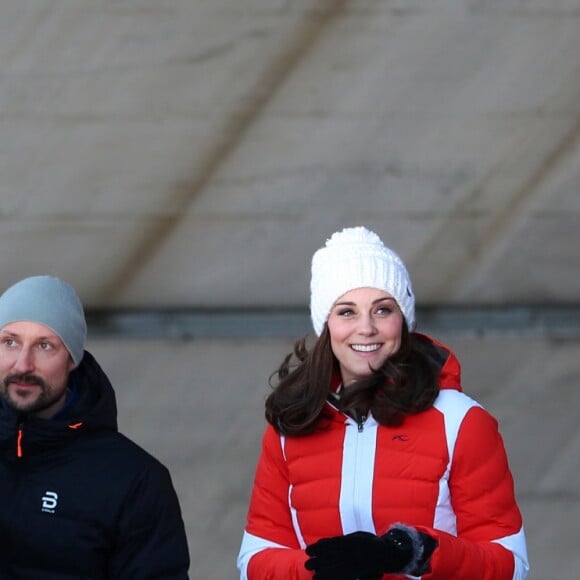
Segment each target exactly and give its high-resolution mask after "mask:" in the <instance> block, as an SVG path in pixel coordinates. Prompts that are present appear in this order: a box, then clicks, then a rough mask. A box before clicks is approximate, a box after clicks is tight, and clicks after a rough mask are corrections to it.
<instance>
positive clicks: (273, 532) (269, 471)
mask: <svg viewBox="0 0 580 580" xmlns="http://www.w3.org/2000/svg"><path fill="white" fill-rule="evenodd" d="M289 489H290V484H289V481H288V473H287V469H286V462H285V460H284V455H283V451H282V445H281V440H280V436H279V435H278V434H277V433H276V431H275V430H274V429H273V428H272V426H270V425H268V426H267V428H266V431H265V433H264V436H263V440H262V451H261V454H260V458H259V460H258V466H257V468H256V474H255V478H254V485H253V488H252V496H251V499H250V506H249V509H248V519H247V525H246V530H245V533H244V539H243V541H242V547H241V549H240V555H239V557H238V567H239V568H240V570H241V571H242V578H244V577H246V578H248V579H249V580H274V579H278V578H285V579H288V580H303V579H304V580H306V579H310V578H312V573H310V572H308V571H307V570H306V568H304V562H305V561H306V554H305V552H304V550H303V549H301V547H300V544H299V541H298V538H297V537H296V533H295V531H294V526H293V524H292V515H291V513H290V507H289V501H288V497H289ZM244 575H245V576H244Z"/></svg>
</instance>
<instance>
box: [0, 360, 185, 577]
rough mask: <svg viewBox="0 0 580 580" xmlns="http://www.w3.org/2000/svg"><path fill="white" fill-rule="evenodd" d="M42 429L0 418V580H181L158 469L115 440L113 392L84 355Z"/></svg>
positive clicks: (176, 536) (175, 518)
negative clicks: (65, 404) (69, 394)
mask: <svg viewBox="0 0 580 580" xmlns="http://www.w3.org/2000/svg"><path fill="white" fill-rule="evenodd" d="M70 384H71V387H72V391H73V393H74V397H73V398H74V402H73V404H72V405H71V406H69V408H68V409H66V410H65V412H64V413H59V415H58V416H57V417H56V418H53V419H50V420H43V419H35V418H28V419H25V420H23V418H22V417H19V416H18V414H17V413H15V412H14V411H13V410H12V409H10V408H8V407H7V406H6V405H5V404H3V405H2V407H1V408H0V498H1V500H0V501H1V502H2V505H1V506H0V579H2V580H5V579H20V578H22V579H27V580H28V579H30V580H32V579H34V580H57V579H58V580H70V579H72V578H75V579H79V578H82V579H91V580H96V579H111V580H112V579H119V580H130V579H135V580H145V579H151V580H153V579H162V578H167V579H170V578H171V579H179V580H182V579H187V578H188V574H187V570H188V567H189V555H188V548H187V541H186V536H185V530H184V525H183V520H182V517H181V511H180V507H179V503H178V499H177V496H176V493H175V490H174V488H173V484H172V482H171V478H170V475H169V472H168V471H167V469H166V468H165V467H164V466H163V465H162V464H161V463H159V461H157V460H156V459H155V458H153V457H152V456H151V455H149V454H148V453H147V452H146V451H144V450H143V449H141V448H140V447H139V446H138V445H136V444H135V443H133V442H132V441H130V440H129V439H127V438H126V437H125V436H124V435H122V434H120V433H119V432H118V431H117V408H116V402H115V395H114V392H113V388H112V387H111V384H110V382H109V380H108V378H107V376H106V375H105V373H104V372H103V371H102V369H101V368H100V366H99V365H98V364H97V362H96V361H95V359H94V358H93V357H92V356H91V355H90V354H89V353H88V352H85V355H84V358H83V360H82V362H81V364H80V365H79V367H78V368H77V369H75V370H74V371H73V372H72V373H71V382H70Z"/></svg>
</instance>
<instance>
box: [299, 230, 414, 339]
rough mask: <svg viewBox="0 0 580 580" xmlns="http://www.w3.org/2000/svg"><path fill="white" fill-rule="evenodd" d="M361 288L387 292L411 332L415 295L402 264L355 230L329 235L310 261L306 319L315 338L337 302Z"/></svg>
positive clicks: (371, 234) (374, 237) (380, 244)
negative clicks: (307, 316) (310, 274)
mask: <svg viewBox="0 0 580 580" xmlns="http://www.w3.org/2000/svg"><path fill="white" fill-rule="evenodd" d="M364 287H369V288H379V289H380V290H384V291H385V292H388V293H389V294H390V295H391V296H392V297H393V298H394V299H395V300H396V301H397V304H398V305H399V308H400V309H401V311H402V313H403V316H404V317H405V321H406V322H407V326H408V328H409V330H413V329H414V328H415V295H414V294H413V288H412V285H411V278H410V276H409V272H408V271H407V268H406V267H405V264H404V263H403V260H401V258H400V257H399V256H398V255H397V254H396V253H395V252H393V250H391V249H390V248H387V247H386V246H385V245H384V244H383V242H382V241H381V239H380V238H379V236H378V235H377V234H375V232H373V231H371V230H368V229H367V228H364V227H362V226H358V227H354V228H345V229H343V230H341V231H340V232H336V233H334V234H332V236H331V237H330V239H328V240H326V245H325V246H323V247H322V248H320V249H318V250H317V251H316V252H315V253H314V256H313V257H312V278H311V280H310V315H311V318H312V325H313V327H314V331H315V332H316V334H317V335H318V336H320V334H321V333H322V330H323V328H324V323H325V322H326V320H327V318H328V315H329V314H330V311H331V309H332V306H333V305H334V303H335V302H336V301H337V300H338V298H340V297H341V296H342V295H343V294H346V293H347V292H349V291H350V290H354V289H356V288H364Z"/></svg>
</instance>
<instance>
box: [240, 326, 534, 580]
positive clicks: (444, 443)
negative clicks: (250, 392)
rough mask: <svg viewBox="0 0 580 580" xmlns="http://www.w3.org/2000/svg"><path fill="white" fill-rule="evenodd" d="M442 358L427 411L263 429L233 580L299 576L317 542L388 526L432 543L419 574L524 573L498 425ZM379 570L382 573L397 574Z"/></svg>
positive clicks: (487, 579)
mask: <svg viewBox="0 0 580 580" xmlns="http://www.w3.org/2000/svg"><path fill="white" fill-rule="evenodd" d="M425 339H426V340H429V341H430V342H432V343H433V344H434V345H435V346H436V347H437V348H438V349H439V350H440V351H441V352H442V353H443V354H444V357H445V362H444V363H443V365H442V368H441V373H440V380H439V382H440V393H439V395H438V397H437V399H436V400H435V402H434V405H433V407H432V408H431V409H429V410H427V411H424V412H422V413H418V414H416V415H412V416H409V417H407V418H406V419H405V421H404V423H403V424H402V425H401V426H399V427H385V426H382V425H379V424H378V423H377V422H376V421H375V419H374V418H373V417H372V416H369V417H368V418H367V419H366V421H365V422H364V424H363V425H362V426H359V425H357V423H356V421H354V420H353V419H352V418H350V417H348V416H347V415H344V414H342V413H340V412H339V411H337V410H336V409H334V407H333V408H332V412H333V419H332V421H331V422H330V426H329V428H328V429H325V430H321V431H319V432H316V433H314V434H313V435H308V436H305V437H284V436H283V435H280V434H278V433H277V432H276V431H275V430H274V429H273V428H272V426H270V425H268V426H267V428H266V430H265V433H264V437H263V443H262V452H261V455H260V458H259V461H258V466H257V469H256V475H255V481H254V486H253V490H252V496H251V501H250V506H249V511H248V520H247V526H246V529H245V531H244V536H243V540H242V545H241V548H240V552H239V556H238V568H239V570H240V578H241V579H242V580H246V579H248V580H302V579H304V580H307V579H311V578H312V575H313V573H312V572H310V571H308V570H306V568H305V567H304V563H305V561H306V559H307V556H306V554H305V552H304V549H305V548H306V546H307V545H309V544H311V543H313V542H316V541H317V540H319V539H320V538H324V537H332V536H337V535H343V534H348V533H351V532H355V531H358V530H364V531H368V532H372V533H376V534H383V533H385V532H386V531H387V529H388V528H389V527H390V526H391V525H392V524H393V523H396V522H401V523H404V524H406V525H411V526H414V527H416V528H417V529H419V530H420V531H422V532H424V533H427V534H429V535H430V536H432V537H434V538H435V539H436V540H437V541H438V544H439V545H438V547H437V548H436V549H435V552H434V553H433V555H432V557H431V569H430V572H429V573H427V574H425V575H424V576H422V578H423V579H424V580H449V579H457V580H473V578H478V579H480V580H512V579H513V580H521V579H523V578H525V577H526V575H527V573H528V570H529V565H528V558H527V550H526V541H525V536H524V530H523V525H522V517H521V514H520V510H519V508H518V506H517V503H516V500H515V496H514V484H513V479H512V475H511V472H510V469H509V466H508V461H507V457H506V452H505V448H504V444H503V440H502V438H501V436H500V434H499V432H498V426H497V421H496V420H495V419H494V418H493V417H492V416H491V415H490V414H489V413H488V412H487V411H485V410H484V409H483V408H482V407H481V406H480V405H479V404H478V403H476V402H475V401H474V400H472V399H471V398H469V397H468V396H467V395H465V394H464V393H462V392H461V383H460V365H459V361H458V360H457V359H456V357H455V356H454V355H453V353H452V352H451V351H450V350H449V349H447V348H446V347H444V346H443V345H441V344H440V343H437V342H435V341H433V340H432V339H429V338H427V337H425ZM395 577H396V576H393V575H385V576H384V579H388V578H395Z"/></svg>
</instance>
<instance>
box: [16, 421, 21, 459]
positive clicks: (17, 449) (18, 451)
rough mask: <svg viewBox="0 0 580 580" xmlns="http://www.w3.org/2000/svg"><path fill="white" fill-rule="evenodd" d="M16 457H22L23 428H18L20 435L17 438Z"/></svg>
mask: <svg viewBox="0 0 580 580" xmlns="http://www.w3.org/2000/svg"><path fill="white" fill-rule="evenodd" d="M16 457H22V426H20V427H18V435H17V437H16Z"/></svg>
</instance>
